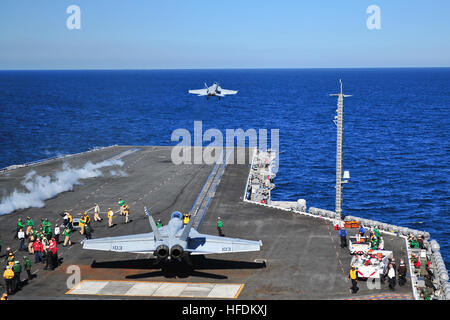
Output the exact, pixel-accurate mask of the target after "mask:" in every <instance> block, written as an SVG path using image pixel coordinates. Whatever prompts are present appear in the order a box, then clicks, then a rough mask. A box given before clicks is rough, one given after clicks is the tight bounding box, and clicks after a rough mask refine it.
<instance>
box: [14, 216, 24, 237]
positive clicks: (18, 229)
mask: <svg viewBox="0 0 450 320" xmlns="http://www.w3.org/2000/svg"><path fill="white" fill-rule="evenodd" d="M20 229H25V225H24V223H23V222H22V219H21V218H19V219H17V226H16V234H15V235H14V239H17V236H18V233H19V231H20Z"/></svg>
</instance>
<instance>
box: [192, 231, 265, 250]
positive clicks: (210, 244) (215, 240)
mask: <svg viewBox="0 0 450 320" xmlns="http://www.w3.org/2000/svg"><path fill="white" fill-rule="evenodd" d="M192 233H196V235H193V234H192ZM190 235H191V237H190V238H189V242H188V248H187V249H186V251H188V252H190V253H191V254H192V255H196V254H213V253H231V252H249V251H259V250H260V249H261V246H262V242H261V241H252V240H244V239H238V238H227V237H219V236H211V235H207V234H200V233H198V232H196V231H194V230H191V234H190Z"/></svg>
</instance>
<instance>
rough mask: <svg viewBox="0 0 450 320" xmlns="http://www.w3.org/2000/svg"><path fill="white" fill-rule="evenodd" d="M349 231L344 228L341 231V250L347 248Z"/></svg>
mask: <svg viewBox="0 0 450 320" xmlns="http://www.w3.org/2000/svg"><path fill="white" fill-rule="evenodd" d="M347 233H348V232H347V229H345V228H342V229H340V230H339V237H340V238H341V248H344V247H346V246H347Z"/></svg>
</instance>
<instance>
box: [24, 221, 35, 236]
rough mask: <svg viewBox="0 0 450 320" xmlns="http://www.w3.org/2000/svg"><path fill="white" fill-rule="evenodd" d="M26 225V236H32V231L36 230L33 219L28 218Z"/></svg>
mask: <svg viewBox="0 0 450 320" xmlns="http://www.w3.org/2000/svg"><path fill="white" fill-rule="evenodd" d="M25 223H26V225H27V229H26V231H25V234H26V235H27V236H29V235H30V233H31V230H32V229H34V221H33V219H31V217H27V221H25Z"/></svg>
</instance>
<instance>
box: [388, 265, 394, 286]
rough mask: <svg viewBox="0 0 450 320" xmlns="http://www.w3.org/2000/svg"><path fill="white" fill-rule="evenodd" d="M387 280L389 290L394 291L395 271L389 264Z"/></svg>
mask: <svg viewBox="0 0 450 320" xmlns="http://www.w3.org/2000/svg"><path fill="white" fill-rule="evenodd" d="M388 278H389V288H390V289H391V290H395V269H394V267H393V266H392V264H391V263H390V264H389V271H388Z"/></svg>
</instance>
